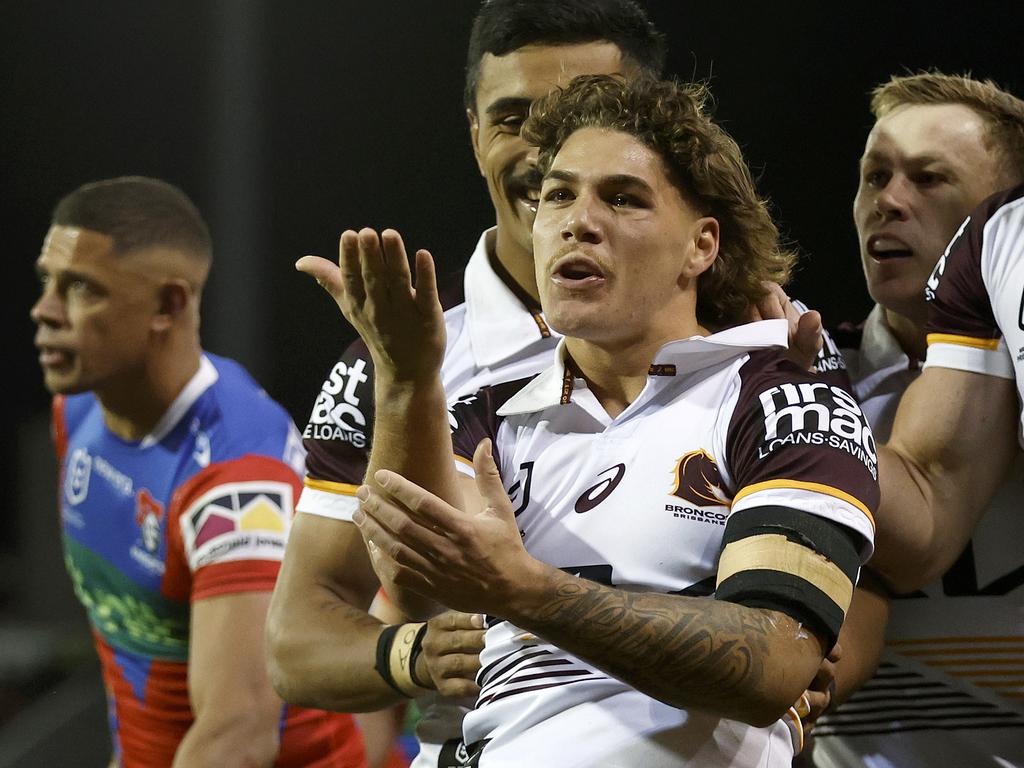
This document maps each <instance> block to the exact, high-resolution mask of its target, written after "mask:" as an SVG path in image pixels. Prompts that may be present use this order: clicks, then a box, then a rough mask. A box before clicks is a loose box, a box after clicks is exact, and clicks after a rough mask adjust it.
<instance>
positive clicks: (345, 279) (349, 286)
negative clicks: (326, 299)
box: [338, 229, 366, 306]
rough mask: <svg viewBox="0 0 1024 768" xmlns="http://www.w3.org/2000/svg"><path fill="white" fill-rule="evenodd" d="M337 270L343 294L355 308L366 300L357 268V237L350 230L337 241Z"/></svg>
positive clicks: (361, 277) (358, 267)
mask: <svg viewBox="0 0 1024 768" xmlns="http://www.w3.org/2000/svg"><path fill="white" fill-rule="evenodd" d="M338 270H339V271H340V272H341V281H342V284H343V285H344V287H345V292H346V293H347V294H348V296H349V298H350V299H351V300H352V302H353V303H355V304H356V305H357V306H359V305H362V303H363V301H365V299H366V286H364V285H363V275H362V270H361V268H360V266H359V235H357V234H356V233H355V232H353V231H352V230H351V229H347V230H345V231H344V232H342V233H341V239H340V240H339V241H338Z"/></svg>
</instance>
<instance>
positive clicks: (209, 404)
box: [189, 353, 300, 463]
mask: <svg viewBox="0 0 1024 768" xmlns="http://www.w3.org/2000/svg"><path fill="white" fill-rule="evenodd" d="M206 357H207V358H208V359H209V360H210V362H211V363H213V366H214V368H216V370H217V381H216V382H214V384H213V385H212V386H210V387H209V389H207V390H206V391H205V392H204V393H203V394H202V395H201V396H200V397H199V400H198V401H197V402H196V404H195V409H194V412H193V413H194V416H193V419H192V421H193V423H194V425H195V427H198V428H199V429H201V430H203V431H204V432H205V433H206V434H207V436H208V438H209V442H210V460H211V461H213V462H218V461H228V460H230V459H233V458H237V457H239V456H244V455H245V454H249V453H255V454H259V455H263V456H270V457H272V458H276V459H282V460H284V461H285V462H287V463H293V457H292V456H291V455H290V454H291V453H292V452H294V451H295V450H300V449H299V448H298V447H297V444H298V442H299V441H298V433H297V432H296V430H295V427H294V426H293V424H292V420H291V417H290V416H289V415H288V413H287V412H286V411H285V409H284V408H283V407H281V405H279V404H278V403H277V402H276V401H274V400H273V399H272V398H271V397H270V396H269V395H268V394H267V393H266V392H265V391H264V390H263V388H262V387H260V385H259V384H257V383H256V381H255V379H253V378H252V376H251V375H249V372H248V371H246V370H245V368H243V367H242V366H241V365H239V364H238V363H237V362H235V361H234V360H230V359H228V358H225V357H220V356H218V355H212V354H210V353H206ZM196 420H198V423H195V422H196ZM189 427H190V429H191V428H193V425H189Z"/></svg>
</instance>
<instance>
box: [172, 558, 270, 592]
mask: <svg viewBox="0 0 1024 768" xmlns="http://www.w3.org/2000/svg"><path fill="white" fill-rule="evenodd" d="M240 565H241V564H240V563H214V564H213V565H208V566H206V567H205V568H203V570H202V571H200V572H199V573H198V574H197V576H196V581H195V584H194V585H193V586H192V602H195V601H196V600H204V599H206V598H208V597H217V596H219V595H235V594H238V593H240V592H270V591H271V590H273V588H274V582H275V581H276V580H277V572H278V570H280V567H281V564H280V563H279V562H278V561H276V560H251V561H248V562H246V563H244V569H243V568H240V567H239V566H240Z"/></svg>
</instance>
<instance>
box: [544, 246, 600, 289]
mask: <svg viewBox="0 0 1024 768" xmlns="http://www.w3.org/2000/svg"><path fill="white" fill-rule="evenodd" d="M604 279H605V277H604V273H603V272H602V271H601V268H600V267H599V266H598V265H597V262H595V261H594V260H593V259H590V258H588V257H586V256H581V255H579V254H576V255H572V256H566V257H564V258H562V259H559V260H558V261H557V262H556V263H555V267H554V269H553V270H552V272H551V281H552V282H553V283H555V284H556V285H560V286H562V287H563V288H573V289H579V288H591V287H594V286H597V285H600V284H601V283H603V282H604Z"/></svg>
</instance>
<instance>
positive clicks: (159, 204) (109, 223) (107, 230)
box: [52, 176, 212, 263]
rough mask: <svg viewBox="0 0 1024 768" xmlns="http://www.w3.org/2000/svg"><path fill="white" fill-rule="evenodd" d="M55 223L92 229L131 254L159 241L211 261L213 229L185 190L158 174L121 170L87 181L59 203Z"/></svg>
mask: <svg viewBox="0 0 1024 768" xmlns="http://www.w3.org/2000/svg"><path fill="white" fill-rule="evenodd" d="M52 223H53V224H54V225H58V226H65V227H77V228H80V229H91V230H92V231H94V232H99V233H100V234H104V235H107V236H109V237H111V238H113V240H114V250H115V252H117V253H119V254H127V253H132V252H135V251H140V250H144V249H146V248H152V247H156V246H163V247H167V248H173V249H175V250H178V251H181V252H182V253H184V254H186V255H188V256H192V257H194V258H197V259H200V260H202V261H204V262H206V263H209V262H210V260H211V258H212V246H211V243H210V230H209V228H208V227H207V226H206V222H205V221H203V217H202V215H201V214H200V213H199V209H198V208H196V206H195V204H194V203H193V202H192V201H191V200H190V199H189V198H188V195H186V194H185V193H184V192H182V191H181V190H180V189H178V188H177V187H175V186H174V185H173V184H168V183H167V182H166V181H161V180H160V179H150V178H147V177H145V176H121V177H119V178H116V179H104V180H103V181H94V182H91V183H89V184H83V185H82V186H80V187H79V188H78V189H76V190H75V191H74V192H71V193H70V194H68V195H66V196H65V197H63V198H62V199H61V201H60V202H59V203H57V207H56V208H54V211H53V219H52Z"/></svg>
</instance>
